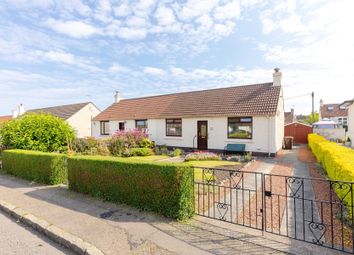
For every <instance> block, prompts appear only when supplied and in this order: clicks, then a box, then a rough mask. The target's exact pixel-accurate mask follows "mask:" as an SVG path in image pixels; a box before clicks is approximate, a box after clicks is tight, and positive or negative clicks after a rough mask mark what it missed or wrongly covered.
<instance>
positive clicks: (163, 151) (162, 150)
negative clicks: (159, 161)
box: [154, 145, 169, 155]
mask: <svg viewBox="0 0 354 255" xmlns="http://www.w3.org/2000/svg"><path fill="white" fill-rule="evenodd" d="M154 152H155V154H156V155H168V154H169V151H168V148H167V146H166V145H160V146H156V147H155V148H154Z"/></svg>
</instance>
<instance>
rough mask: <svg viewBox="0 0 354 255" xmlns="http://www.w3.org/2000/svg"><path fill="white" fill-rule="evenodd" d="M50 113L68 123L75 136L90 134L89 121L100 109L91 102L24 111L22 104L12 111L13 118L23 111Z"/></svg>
mask: <svg viewBox="0 0 354 255" xmlns="http://www.w3.org/2000/svg"><path fill="white" fill-rule="evenodd" d="M29 112H33V113H42V112H43V113H50V114H52V115H54V116H56V117H58V118H61V119H63V120H65V121H66V122H68V123H69V125H70V126H72V127H73V129H74V130H75V132H76V135H77V137H86V136H92V129H91V124H92V123H91V121H92V119H93V117H95V116H96V115H97V114H99V113H100V112H101V111H100V110H99V109H98V108H97V107H96V106H95V105H94V104H93V103H91V102H86V103H78V104H69V105H59V106H52V107H47V108H40V109H32V110H28V111H25V109H24V107H23V105H22V104H20V105H19V107H18V109H17V110H14V111H13V116H12V117H13V118H16V117H18V116H21V115H22V114H25V113H29Z"/></svg>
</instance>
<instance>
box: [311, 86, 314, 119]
mask: <svg viewBox="0 0 354 255" xmlns="http://www.w3.org/2000/svg"><path fill="white" fill-rule="evenodd" d="M311 97H312V124H313V123H315V92H312V93H311Z"/></svg>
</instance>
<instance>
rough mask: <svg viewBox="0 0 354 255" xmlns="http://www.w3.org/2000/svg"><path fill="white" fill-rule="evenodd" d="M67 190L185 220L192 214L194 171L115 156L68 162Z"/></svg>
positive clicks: (91, 157) (82, 157)
mask: <svg viewBox="0 0 354 255" xmlns="http://www.w3.org/2000/svg"><path fill="white" fill-rule="evenodd" d="M68 177H69V188H70V189H71V190H74V191H77V192H81V193H85V194H91V195H93V196H97V197H101V198H104V199H106V200H109V201H114V202H121V203H126V204H129V205H132V206H136V207H138V208H140V209H147V210H152V211H155V212H157V213H160V214H162V215H165V216H167V217H171V218H175V219H179V220H184V219H187V218H190V217H191V216H192V215H193V214H194V188H193V169H192V168H191V167H190V166H183V165H180V164H172V163H170V164H167V163H166V164H161V163H147V162H141V161H135V160H132V159H122V158H114V157H99V156H96V157H93V156H73V157H70V158H69V159H68Z"/></svg>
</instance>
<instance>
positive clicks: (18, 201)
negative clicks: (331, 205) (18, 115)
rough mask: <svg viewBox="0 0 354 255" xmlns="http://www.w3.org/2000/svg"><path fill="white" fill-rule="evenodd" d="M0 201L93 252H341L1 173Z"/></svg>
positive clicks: (161, 254) (164, 253)
mask: <svg viewBox="0 0 354 255" xmlns="http://www.w3.org/2000/svg"><path fill="white" fill-rule="evenodd" d="M1 201H2V202H3V203H7V204H11V205H12V208H15V209H14V210H17V211H19V212H22V214H23V215H26V217H27V218H33V217H35V218H36V219H38V220H39V221H44V222H47V223H46V224H47V225H50V226H51V227H55V228H57V229H60V231H62V232H63V233H67V235H70V236H73V237H76V238H77V239H79V240H82V241H83V242H84V243H86V244H89V245H91V246H92V247H95V248H96V249H97V251H98V252H97V253H96V254H99V253H103V254H144V255H145V254H147V255H148V254H158V255H170V254H171V255H172V254H188V255H190V254H191V255H192V254H193V255H194V254H196V255H199V254H323V255H325V254H330V255H331V254H340V253H338V252H333V251H331V250H329V249H324V248H322V247H319V246H315V245H312V244H307V243H303V242H300V241H296V240H292V239H289V238H283V237H279V236H274V235H270V234H267V233H264V232H262V231H259V230H252V229H249V228H245V227H241V226H238V225H235V224H229V223H225V222H221V221H218V220H214V219H208V218H205V217H199V216H198V217H195V218H194V219H193V220H191V221H189V222H188V223H182V222H176V221H173V220H169V219H166V218H164V217H161V216H158V215H156V214H153V213H149V212H143V211H140V210H137V209H135V208H132V207H130V206H127V205H123V204H114V203H109V202H105V201H102V200H99V199H95V198H92V197H90V196H86V195H83V194H78V193H75V192H72V191H70V190H68V189H67V187H66V186H64V185H60V186H46V185H40V184H36V183H32V182H28V181H24V180H20V179H18V178H15V177H13V176H10V175H5V174H0V203H1ZM24 212H25V213H24ZM10 213H11V212H10ZM30 215H31V216H30ZM29 216H30V217H29ZM43 233H44V234H45V233H47V231H44V232H43ZM52 237H53V236H52ZM53 239H54V240H55V238H53ZM38 254H41V253H38ZM44 254H45V253H44ZM92 254H94V253H92Z"/></svg>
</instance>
